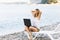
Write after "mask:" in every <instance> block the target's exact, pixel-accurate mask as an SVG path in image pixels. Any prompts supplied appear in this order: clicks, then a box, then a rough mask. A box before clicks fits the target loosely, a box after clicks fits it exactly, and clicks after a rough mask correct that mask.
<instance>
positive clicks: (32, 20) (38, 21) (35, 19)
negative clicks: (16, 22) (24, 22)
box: [31, 18, 40, 29]
mask: <svg viewBox="0 0 60 40" xmlns="http://www.w3.org/2000/svg"><path fill="white" fill-rule="evenodd" d="M31 25H32V26H35V27H37V28H38V29H40V20H38V19H37V18H32V19H31Z"/></svg>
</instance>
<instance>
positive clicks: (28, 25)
mask: <svg viewBox="0 0 60 40" xmlns="http://www.w3.org/2000/svg"><path fill="white" fill-rule="evenodd" d="M23 21H24V25H25V26H27V27H30V26H31V20H30V19H23Z"/></svg>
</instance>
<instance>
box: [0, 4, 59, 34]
mask: <svg viewBox="0 0 60 40" xmlns="http://www.w3.org/2000/svg"><path fill="white" fill-rule="evenodd" d="M36 8H38V9H40V10H41V11H42V16H41V20H40V21H41V22H40V25H41V26H44V25H50V24H54V23H56V22H60V6H59V5H27V4H23V5H22V4H0V35H4V34H9V33H13V32H20V31H22V30H24V27H25V26H24V23H23V18H24V17H29V18H31V17H32V15H31V10H32V9H36Z"/></svg>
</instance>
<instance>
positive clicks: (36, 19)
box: [25, 9, 41, 40]
mask: <svg viewBox="0 0 60 40" xmlns="http://www.w3.org/2000/svg"><path fill="white" fill-rule="evenodd" d="M32 15H33V20H32V21H31V23H32V26H30V27H28V26H26V27H25V31H27V32H28V33H29V40H32V33H31V32H38V31H39V30H40V29H39V27H40V25H39V24H40V18H41V11H40V10H39V9H35V10H32Z"/></svg>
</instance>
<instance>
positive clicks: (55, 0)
mask: <svg viewBox="0 0 60 40" xmlns="http://www.w3.org/2000/svg"><path fill="white" fill-rule="evenodd" d="M48 3H49V4H51V3H57V0H48Z"/></svg>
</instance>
